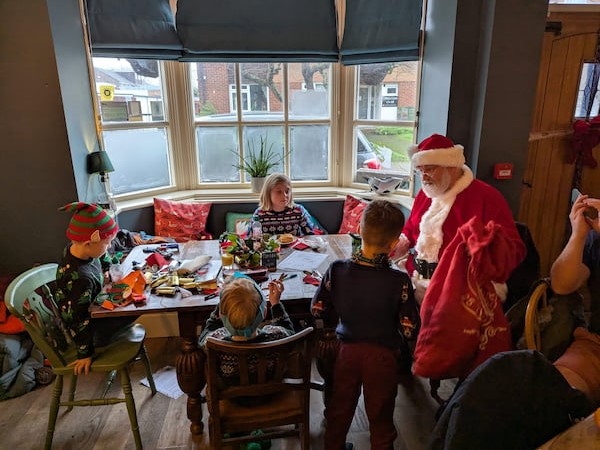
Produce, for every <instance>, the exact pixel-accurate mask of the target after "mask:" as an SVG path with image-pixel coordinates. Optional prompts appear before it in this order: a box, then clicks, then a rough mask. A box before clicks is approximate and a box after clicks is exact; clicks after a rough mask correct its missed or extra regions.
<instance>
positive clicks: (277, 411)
mask: <svg viewBox="0 0 600 450" xmlns="http://www.w3.org/2000/svg"><path fill="white" fill-rule="evenodd" d="M312 336H313V328H312V327H309V328H305V329H304V330H302V331H300V332H299V333H296V334H295V335H293V336H289V337H286V338H283V339H279V340H276V341H271V342H264V343H248V344H246V343H241V342H228V341H222V340H219V339H215V338H211V337H209V338H208V339H207V343H206V353H207V369H206V380H207V384H206V399H207V405H208V412H209V414H210V416H209V419H208V425H209V432H210V446H211V448H212V449H219V450H220V449H222V448H223V445H230V444H232V443H248V442H252V441H256V440H268V439H272V438H283V437H287V436H298V437H299V438H300V442H301V448H302V449H303V450H308V449H309V447H310V429H309V409H310V371H311V361H312V348H313V342H312V341H313V339H312ZM223 357H226V358H227V359H228V360H231V359H233V360H237V362H238V364H237V366H236V367H237V369H238V373H239V380H238V379H237V378H236V382H235V384H231V382H230V383H229V384H227V383H226V382H224V380H223V379H222V378H221V377H219V375H218V373H219V366H220V363H221V358H223ZM285 425H294V427H293V428H291V427H284V426H285ZM259 429H260V430H262V431H263V433H262V434H261V435H260V437H259V438H258V437H256V436H253V435H250V432H252V431H256V430H259ZM240 433H244V435H242V436H240V435H239V434H240ZM225 434H227V437H225V436H224V435H225Z"/></svg>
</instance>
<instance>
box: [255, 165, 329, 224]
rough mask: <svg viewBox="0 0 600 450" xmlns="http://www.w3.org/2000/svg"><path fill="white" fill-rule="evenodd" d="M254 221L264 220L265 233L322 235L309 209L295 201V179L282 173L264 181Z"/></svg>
mask: <svg viewBox="0 0 600 450" xmlns="http://www.w3.org/2000/svg"><path fill="white" fill-rule="evenodd" d="M252 220H253V221H259V222H260V223H261V225H262V231H263V233H269V234H287V233H289V234H293V235H294V236H304V235H306V234H323V230H321V229H320V228H319V227H318V226H317V225H316V224H315V223H314V222H313V219H312V217H311V215H310V214H309V213H308V211H307V210H306V208H304V206H302V205H298V204H296V203H294V198H293V196H292V182H291V181H290V179H289V178H288V177H287V176H286V175H283V174H281V173H273V174H271V175H269V176H268V177H267V179H266V180H265V184H264V185H263V188H262V191H261V193H260V199H259V204H258V208H257V209H256V211H254V215H253V217H252ZM251 231H252V230H249V232H251Z"/></svg>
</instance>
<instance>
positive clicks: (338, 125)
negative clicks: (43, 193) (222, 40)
mask: <svg viewBox="0 0 600 450" xmlns="http://www.w3.org/2000/svg"><path fill="white" fill-rule="evenodd" d="M188 64H189V63H182V62H177V61H159V67H160V71H161V77H162V84H163V86H162V88H163V110H164V113H165V120H163V121H158V122H131V123H127V122H121V123H114V124H109V123H107V124H103V125H102V128H103V130H109V129H132V128H156V127H160V128H165V129H166V130H167V140H168V147H169V161H170V174H171V185H170V186H165V187H161V188H152V189H148V190H143V191H136V192H131V193H125V194H119V195H115V199H116V200H117V201H119V202H129V201H137V200H140V199H144V198H149V197H151V196H156V195H160V194H173V195H174V196H177V197H178V198H193V197H194V196H197V195H201V196H204V195H207V196H211V197H215V198H218V197H222V198H245V197H247V196H251V192H250V189H249V182H248V181H246V182H239V183H231V182H211V183H204V184H203V183H200V182H199V181H198V180H199V173H198V162H197V154H198V153H197V148H196V137H195V128H196V126H203V127H204V126H223V125H225V122H208V121H207V122H202V121H199V122H196V119H195V116H194V105H193V101H192V98H193V96H192V92H191V90H192V87H191V82H190V78H191V77H190V70H189V66H188ZM235 64H236V65H235V70H236V84H237V85H238V86H239V85H240V77H239V75H240V74H239V71H240V64H243V63H235ZM417 64H418V68H417V86H416V88H417V94H416V96H417V98H416V105H415V108H416V112H415V120H414V121H386V120H359V119H357V108H358V105H357V102H356V98H357V97H356V96H357V95H358V91H359V89H360V86H358V70H357V67H358V66H343V65H342V64H340V63H331V66H330V67H331V69H330V72H331V74H330V78H331V79H330V81H329V83H330V108H331V109H330V118H329V119H323V120H320V119H314V120H293V121H289V117H288V116H289V111H288V108H287V103H285V105H286V107H284V108H283V116H284V117H283V120H281V121H279V120H273V121H261V122H257V121H249V120H241V121H240V120H238V119H236V120H234V121H227V123H226V125H228V126H236V127H238V133H240V136H239V137H238V138H239V140H240V142H242V141H243V139H242V136H241V134H242V133H243V126H247V125H281V126H283V127H284V130H285V131H284V139H285V146H286V148H289V131H288V127H290V126H294V125H306V124H311V125H312V124H315V125H318V124H328V125H329V127H330V132H329V133H330V134H329V140H330V144H329V146H330V151H329V179H328V180H323V181H316V180H314V181H312V180H311V181H304V180H298V181H294V186H295V188H296V191H298V188H300V189H302V188H307V189H308V190H307V191H306V192H308V193H310V194H309V195H311V194H312V195H326V194H334V193H335V192H337V191H339V190H340V189H342V190H343V189H358V190H362V191H364V190H365V189H366V190H367V191H368V189H369V188H368V185H367V184H366V183H357V182H355V181H354V178H355V172H356V168H355V167H354V166H355V159H356V146H357V143H356V141H357V139H356V129H357V127H359V126H364V125H366V126H380V125H382V126H409V127H414V128H415V135H416V129H417V126H418V105H419V94H420V74H421V62H420V61H418V62H417ZM283 67H284V68H283V70H282V72H283V95H284V98H285V99H287V98H288V89H289V85H288V65H287V64H286V63H283ZM92 70H93V68H92ZM94 90H95V86H94ZM228 91H230V89H229V88H228ZM235 92H236V96H237V99H236V101H237V109H238V114H239V117H242V116H241V114H242V111H240V109H241V103H240V100H241V99H240V96H241V92H240V89H239V88H238V89H235ZM228 95H229V97H230V92H228ZM172 105H180V107H171V106H172ZM285 168H286V172H287V173H288V174H289V169H290V159H289V156H288V157H287V158H286V161H285ZM407 176H408V177H409V179H410V187H409V189H408V190H407V191H399V192H397V194H398V195H400V196H403V197H405V196H409V197H411V196H412V190H413V181H414V180H413V177H412V173H409V174H407ZM254 195H255V194H254Z"/></svg>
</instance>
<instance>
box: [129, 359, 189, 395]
mask: <svg viewBox="0 0 600 450" xmlns="http://www.w3.org/2000/svg"><path fill="white" fill-rule="evenodd" d="M152 375H153V378H154V384H155V385H156V390H157V391H158V392H160V393H161V394H164V395H166V396H167V397H170V398H174V399H177V398H179V397H181V396H182V395H183V391H182V390H181V389H179V384H178V383H177V373H176V372H175V367H173V366H165V367H163V368H162V369H160V370H158V371H157V372H155V373H153V374H152ZM140 383H142V384H143V385H144V386H147V387H150V383H148V378H147V377H146V378H142V379H141V380H140Z"/></svg>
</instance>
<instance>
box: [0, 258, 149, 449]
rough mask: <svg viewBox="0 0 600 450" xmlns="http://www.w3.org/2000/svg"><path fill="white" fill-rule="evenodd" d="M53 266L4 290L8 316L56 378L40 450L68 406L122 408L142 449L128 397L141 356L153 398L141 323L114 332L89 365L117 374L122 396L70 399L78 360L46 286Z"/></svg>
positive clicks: (33, 271)
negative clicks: (66, 384)
mask: <svg viewBox="0 0 600 450" xmlns="http://www.w3.org/2000/svg"><path fill="white" fill-rule="evenodd" d="M57 267H58V266H57V264H44V265H41V266H38V267H34V268H33V269H29V270H27V271H26V272H24V273H22V274H21V275H19V276H18V277H17V278H15V279H14V280H13V282H12V283H11V284H10V285H9V286H8V289H7V291H6V297H5V303H6V306H7V307H8V309H9V311H10V312H11V313H12V314H13V315H14V316H15V317H17V318H19V319H20V320H21V321H22V322H23V323H24V324H25V328H26V330H27V332H28V333H29V335H30V336H31V339H32V340H33V342H34V343H35V345H36V346H37V347H38V348H39V349H40V350H41V351H42V353H43V354H44V355H45V356H46V358H47V359H48V360H49V361H50V364H51V366H52V371H53V372H54V373H55V374H56V379H55V381H54V389H53V392H52V402H51V404H50V412H49V418H48V429H47V432H46V442H45V448H46V449H47V450H49V449H50V448H51V447H52V438H53V436H54V428H55V425H56V418H57V416H58V409H59V407H61V406H67V407H68V411H70V410H71V409H73V406H100V405H113V404H116V403H123V402H124V403H125V404H126V405H127V412H128V414H129V421H130V423H131V431H132V432H133V437H134V440H135V446H136V448H137V449H141V448H142V440H141V437H140V430H139V426H138V422H137V414H136V410H135V402H134V399H133V395H132V392H131V381H130V378H129V370H128V366H129V364H130V363H131V362H132V361H134V360H135V359H136V358H138V357H140V358H141V359H142V360H143V361H144V364H145V366H146V371H147V376H148V381H149V384H150V387H151V390H152V394H155V393H156V387H155V385H154V380H153V378H152V370H151V367H150V361H149V360H148V356H147V354H146V351H145V348H144V338H145V335H146V330H145V329H144V327H143V326H142V325H140V324H134V325H130V326H128V327H126V328H124V329H123V331H121V332H119V333H118V334H117V335H116V336H115V337H114V339H113V340H112V341H111V343H110V344H109V345H108V346H106V347H101V348H97V349H96V356H95V357H94V361H93V362H92V366H91V371H92V372H107V373H109V372H111V371H112V370H116V371H117V373H118V374H119V376H120V380H121V387H122V390H123V394H124V397H116V398H91V399H81V400H76V399H75V388H76V385H77V376H76V375H74V374H73V368H72V367H68V365H69V364H70V363H71V362H73V361H75V360H76V359H77V349H76V345H75V344H74V342H73V341H72V340H71V338H70V335H69V333H68V332H67V330H66V329H65V327H64V324H63V323H62V320H61V318H60V314H59V311H58V308H57V306H56V304H55V303H54V300H53V298H52V294H51V292H50V289H49V288H48V286H47V284H48V283H51V282H53V281H55V280H56V269H57ZM65 375H67V376H71V386H70V391H69V398H68V400H67V401H61V395H62V390H63V377H64V376H65Z"/></svg>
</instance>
